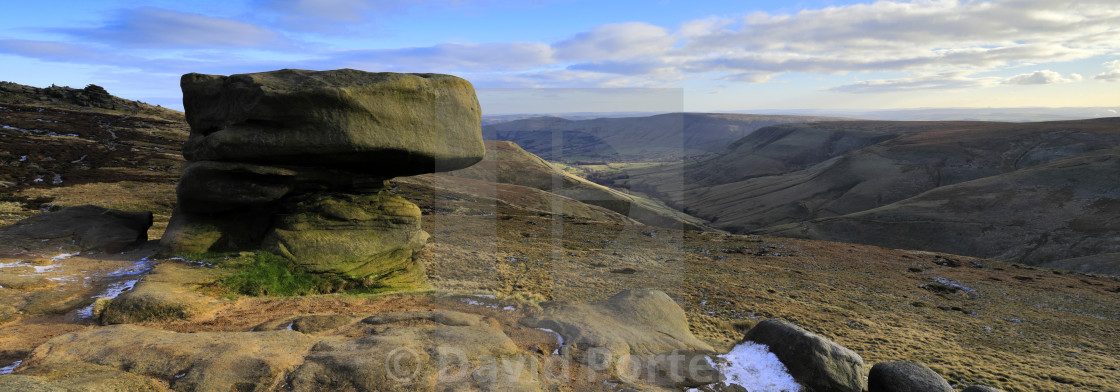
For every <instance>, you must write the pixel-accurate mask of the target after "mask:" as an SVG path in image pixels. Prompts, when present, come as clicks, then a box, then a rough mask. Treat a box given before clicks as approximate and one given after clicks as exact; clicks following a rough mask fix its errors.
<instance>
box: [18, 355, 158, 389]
mask: <svg viewBox="0 0 1120 392" xmlns="http://www.w3.org/2000/svg"><path fill="white" fill-rule="evenodd" d="M166 390H167V389H166V388H164V387H162V386H160V385H159V383H158V382H156V381H155V380H153V379H150V378H146V377H141V376H137V375H135V374H132V373H128V372H125V371H121V370H118V369H116V368H112V367H108V366H99V365H93V364H89V363H82V362H78V363H53V364H50V365H44V366H39V367H36V368H34V369H31V370H28V371H21V372H19V373H18V374H14V375H6V376H0V391H21V392H38V391H42V392H59V391H65V392H85V391H136V392H147V391H152V392H162V391H166Z"/></svg>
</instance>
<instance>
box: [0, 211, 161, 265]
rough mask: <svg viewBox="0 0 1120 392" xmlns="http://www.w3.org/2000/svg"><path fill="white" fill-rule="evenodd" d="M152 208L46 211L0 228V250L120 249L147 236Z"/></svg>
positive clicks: (137, 243) (134, 244)
mask: <svg viewBox="0 0 1120 392" xmlns="http://www.w3.org/2000/svg"><path fill="white" fill-rule="evenodd" d="M151 226H152V213H151V212H147V211H145V212H128V211H120V210H113V209H109V208H104V207H98V206H92V205H84V206H77V207H68V208H63V209H61V210H59V211H55V212H47V213H43V214H39V215H35V216H33V217H30V218H27V219H24V220H21V221H19V222H16V224H14V225H11V226H7V227H2V228H0V244H2V245H0V253H13V254H15V253H21V252H36V251H40V250H42V251H46V250H48V249H49V250H50V252H60V251H61V252H85V251H91V250H93V251H103V252H120V251H123V250H125V249H128V248H131V247H133V246H136V245H139V244H142V243H144V242H146V241H147V240H148V228H149V227H151Z"/></svg>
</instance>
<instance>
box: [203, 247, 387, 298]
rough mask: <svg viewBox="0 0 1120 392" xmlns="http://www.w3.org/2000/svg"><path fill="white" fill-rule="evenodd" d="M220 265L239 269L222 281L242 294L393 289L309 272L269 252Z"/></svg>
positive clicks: (286, 294) (281, 294) (231, 259)
mask: <svg viewBox="0 0 1120 392" xmlns="http://www.w3.org/2000/svg"><path fill="white" fill-rule="evenodd" d="M219 266H220V267H223V268H230V269H233V270H235V271H236V272H234V273H233V274H231V275H229V276H226V277H225V278H222V279H221V280H219V281H218V284H219V285H221V286H223V287H225V288H227V289H229V290H230V291H233V292H235V293H238V294H243V295H252V296H262V295H268V296H294V295H312V294H326V293H336V292H343V291H345V292H350V293H377V292H381V291H386V290H388V289H390V287H387V286H385V285H383V284H381V282H380V281H379V280H377V279H361V280H356V279H347V278H344V277H340V276H335V275H329V274H316V273H312V272H308V271H307V270H305V269H303V268H302V267H300V266H298V265H296V264H295V263H292V262H291V261H290V260H288V259H286V258H284V257H281V256H278V255H275V254H272V253H268V252H257V253H251V254H246V253H242V254H241V255H240V256H239V257H236V258H226V259H224V260H223V261H220V262H219Z"/></svg>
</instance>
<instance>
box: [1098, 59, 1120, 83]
mask: <svg viewBox="0 0 1120 392" xmlns="http://www.w3.org/2000/svg"><path fill="white" fill-rule="evenodd" d="M1103 65H1104V68H1105V69H1106V71H1105V72H1101V73H1099V74H1097V76H1094V77H1093V78H1094V79H1100V80H1104V81H1109V82H1120V60H1112V61H1109V62H1107V63H1104V64H1103Z"/></svg>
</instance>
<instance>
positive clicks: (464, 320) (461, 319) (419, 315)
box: [362, 310, 482, 327]
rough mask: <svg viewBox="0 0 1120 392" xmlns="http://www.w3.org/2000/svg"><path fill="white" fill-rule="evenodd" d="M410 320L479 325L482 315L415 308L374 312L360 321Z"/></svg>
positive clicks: (469, 325)
mask: <svg viewBox="0 0 1120 392" xmlns="http://www.w3.org/2000/svg"><path fill="white" fill-rule="evenodd" d="M410 320H427V321H431V322H434V323H439V324H443V325H451V326H461V327H471V326H476V325H479V323H481V322H482V316H479V315H477V314H470V313H463V312H456V311H451V310H417V311H411V312H395V313H384V314H376V315H373V316H369V317H366V318H365V319H364V320H362V322H363V323H366V324H371V325H382V324H391V323H399V322H402V321H410Z"/></svg>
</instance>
